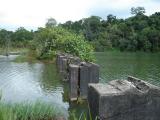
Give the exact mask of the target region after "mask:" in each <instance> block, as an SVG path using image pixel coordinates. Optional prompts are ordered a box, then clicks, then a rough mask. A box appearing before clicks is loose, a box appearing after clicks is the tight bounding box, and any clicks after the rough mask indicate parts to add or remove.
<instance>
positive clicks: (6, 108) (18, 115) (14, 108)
mask: <svg viewBox="0 0 160 120" xmlns="http://www.w3.org/2000/svg"><path fill="white" fill-rule="evenodd" d="M60 116H63V114H62V113H61V112H60V110H58V109H57V108H56V107H54V106H53V105H52V104H49V103H47V104H46V103H43V102H39V101H37V102H36V103H31V104H30V103H17V104H6V103H3V102H0V120H55V119H56V118H58V117H60Z"/></svg>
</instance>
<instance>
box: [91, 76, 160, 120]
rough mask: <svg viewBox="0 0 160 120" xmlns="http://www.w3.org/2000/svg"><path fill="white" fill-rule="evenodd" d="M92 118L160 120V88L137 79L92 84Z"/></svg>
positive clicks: (107, 119)
mask: <svg viewBox="0 0 160 120" xmlns="http://www.w3.org/2000/svg"><path fill="white" fill-rule="evenodd" d="M88 102H89V107H90V111H91V115H92V118H93V119H95V118H96V117H98V118H99V119H100V120H159V118H160V88H159V87H156V86H154V85H151V84H149V83H147V82H145V81H142V80H139V79H134V80H133V81H128V80H114V81H111V82H109V83H108V84H101V83H98V84H89V91H88Z"/></svg>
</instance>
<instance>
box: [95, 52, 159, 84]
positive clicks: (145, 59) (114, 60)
mask: <svg viewBox="0 0 160 120" xmlns="http://www.w3.org/2000/svg"><path fill="white" fill-rule="evenodd" d="M96 58H97V63H98V64H99V65H100V74H101V78H100V82H102V83H103V82H104V83H106V82H108V81H110V80H115V79H126V78H127V76H128V75H131V76H135V77H138V78H140V79H143V80H146V81H148V82H150V83H152V84H155V85H158V86H160V54H159V53H140V52H138V53H128V52H123V53H122V52H107V53H104V52H102V53H96Z"/></svg>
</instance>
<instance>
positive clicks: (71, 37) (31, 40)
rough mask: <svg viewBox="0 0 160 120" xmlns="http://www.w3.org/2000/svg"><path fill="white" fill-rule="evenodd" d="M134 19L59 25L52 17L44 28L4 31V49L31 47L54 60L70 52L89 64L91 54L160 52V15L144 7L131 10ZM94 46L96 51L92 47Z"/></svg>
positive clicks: (1, 40)
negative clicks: (9, 46) (8, 47)
mask: <svg viewBox="0 0 160 120" xmlns="http://www.w3.org/2000/svg"><path fill="white" fill-rule="evenodd" d="M131 15H132V16H131V17H129V18H126V19H119V18H117V17H116V16H114V15H112V14H109V15H108V16H107V18H106V19H102V18H100V17H99V16H91V17H88V18H83V19H81V20H78V21H75V22H72V21H67V22H65V23H63V24H57V21H56V20H55V19H54V18H49V19H48V21H47V23H46V24H45V25H46V26H45V27H44V28H42V27H41V28H38V30H37V31H32V30H31V31H28V30H26V29H25V28H23V27H20V28H18V29H17V30H16V31H14V32H13V31H7V30H5V29H0V47H3V46H6V45H7V44H11V46H12V47H18V48H21V47H30V48H32V49H35V50H37V51H38V55H39V58H52V57H53V55H54V54H55V52H57V51H61V52H67V53H71V54H74V55H76V56H79V57H80V58H81V59H83V60H86V61H91V60H93V55H92V54H91V52H92V51H93V48H94V50H95V51H105V50H110V49H111V50H112V49H116V50H121V51H146V52H158V51H160V12H156V13H154V14H152V15H150V16H147V15H145V8H144V7H133V8H131ZM92 46H93V48H92Z"/></svg>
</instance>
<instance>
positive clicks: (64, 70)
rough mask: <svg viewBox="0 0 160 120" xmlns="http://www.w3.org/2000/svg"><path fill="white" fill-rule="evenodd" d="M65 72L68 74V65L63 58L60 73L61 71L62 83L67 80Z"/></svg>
mask: <svg viewBox="0 0 160 120" xmlns="http://www.w3.org/2000/svg"><path fill="white" fill-rule="evenodd" d="M67 72H68V63H67V59H66V58H64V59H62V71H61V73H62V77H63V80H64V81H67V79H68V73H67Z"/></svg>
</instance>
